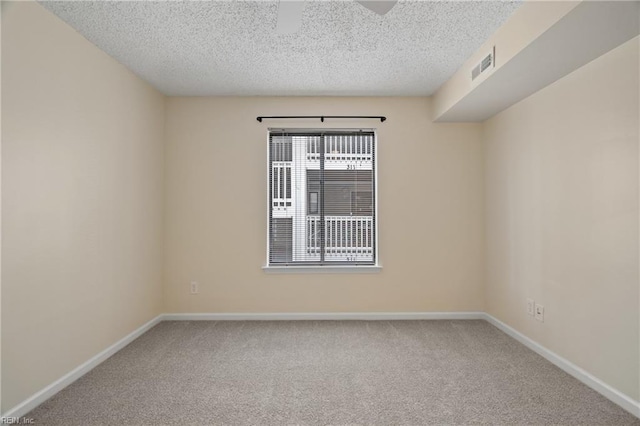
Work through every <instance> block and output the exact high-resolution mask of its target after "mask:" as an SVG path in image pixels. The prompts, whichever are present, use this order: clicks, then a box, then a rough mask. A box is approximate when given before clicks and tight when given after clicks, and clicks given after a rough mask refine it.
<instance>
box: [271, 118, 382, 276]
mask: <svg viewBox="0 0 640 426" xmlns="http://www.w3.org/2000/svg"><path fill="white" fill-rule="evenodd" d="M375 149H376V137H375V134H374V132H373V131H364V130H358V131H353V130H350V131H322V132H320V131H303V130H296V131H275V130H271V131H270V132H269V149H268V153H269V236H268V250H267V252H268V254H267V256H268V259H267V263H268V266H304V265H309V266H326V265H375V264H376V260H377V256H376V217H375V212H376V207H375V206H376V204H375V203H376V182H375V177H376V173H375V170H376V169H375V168H376V156H375Z"/></svg>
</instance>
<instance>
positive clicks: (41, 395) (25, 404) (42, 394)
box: [2, 315, 162, 418]
mask: <svg viewBox="0 0 640 426" xmlns="http://www.w3.org/2000/svg"><path fill="white" fill-rule="evenodd" d="M160 321H162V315H158V316H157V317H155V318H154V319H152V320H151V321H149V322H147V323H146V324H144V325H142V326H141V327H139V328H137V329H136V330H134V331H132V332H131V333H129V334H128V335H126V336H125V337H123V338H122V339H120V340H118V341H117V342H116V343H114V344H113V345H111V346H109V347H108V348H107V349H105V350H103V351H102V352H100V353H99V354H97V355H96V356H94V357H93V358H91V359H89V360H88V361H86V362H85V363H83V364H81V365H79V366H78V367H76V368H74V369H73V370H71V371H70V372H68V373H67V374H65V375H64V376H62V377H61V378H59V379H58V380H56V381H55V382H53V383H51V384H50V385H49V386H47V387H45V388H44V389H42V390H40V391H39V392H37V393H35V394H33V395H32V396H30V397H29V398H27V399H26V400H24V401H22V402H21V403H20V404H18V405H16V406H15V407H13V408H12V409H10V410H9V411H7V412H6V413H4V414H2V417H4V418H6V417H22V416H24V415H25V414H27V413H28V412H29V411H31V410H33V409H34V408H36V407H37V406H38V405H40V404H42V403H43V402H45V401H46V400H47V399H49V398H51V397H52V396H53V395H55V394H57V393H58V392H60V391H61V390H62V389H64V388H66V387H67V386H69V385H70V384H71V383H73V382H75V381H76V380H78V379H79V378H80V377H82V376H84V375H85V374H87V373H88V372H89V371H91V370H93V369H94V368H95V367H97V366H98V365H99V364H100V363H102V362H103V361H105V360H106V359H107V358H109V357H110V356H112V355H113V354H115V353H116V352H118V351H119V350H120V349H122V348H124V347H125V346H127V345H128V344H129V343H131V342H133V341H134V340H135V339H137V338H138V337H140V336H141V335H142V334H143V333H145V332H146V331H147V330H149V329H150V328H151V327H153V326H154V325H156V324H158V323H159V322H160Z"/></svg>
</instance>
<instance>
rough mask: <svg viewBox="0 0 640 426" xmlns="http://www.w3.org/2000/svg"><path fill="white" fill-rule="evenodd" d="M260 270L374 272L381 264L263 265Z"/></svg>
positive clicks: (376, 271)
mask: <svg viewBox="0 0 640 426" xmlns="http://www.w3.org/2000/svg"><path fill="white" fill-rule="evenodd" d="M262 270H263V271H264V272H266V273H268V274H376V273H378V272H380V271H382V266H380V265H362V266H263V267H262Z"/></svg>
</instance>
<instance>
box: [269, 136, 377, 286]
mask: <svg viewBox="0 0 640 426" xmlns="http://www.w3.org/2000/svg"><path fill="white" fill-rule="evenodd" d="M272 131H280V132H292V133H296V132H309V133H313V132H320V133H322V132H357V131H367V132H373V146H374V153H375V158H374V167H373V179H374V185H373V187H374V195H373V196H374V200H375V201H374V206H373V207H374V217H375V220H374V225H375V226H374V240H375V243H374V244H375V250H374V263H373V264H368V265H355V264H354V265H270V264H269V252H270V247H269V245H270V235H269V221H270V209H271V197H270V195H271V194H270V191H271V182H270V181H269V176H270V175H269V168H270V167H271V165H270V164H269V150H270V145H269V142H270V140H269V135H270V133H271V132H272ZM266 139H267V140H266V147H267V151H266V153H267V155H266V163H267V167H266V171H267V175H266V179H265V180H266V190H265V194H266V221H265V223H266V225H267V228H266V229H267V232H266V244H265V247H266V253H265V259H266V260H265V264H264V266H263V267H262V270H263V271H264V272H266V273H284V274H290V273H294V274H307V273H312V274H315V273H329V274H341V273H346V274H353V273H365V274H367V273H369V274H370V273H378V272H381V271H382V265H381V263H380V245H379V236H378V231H379V224H380V218H379V216H378V165H379V157H378V133H377V129H375V128H366V129H365V128H355V129H354V128H331V129H329V128H325V129H313V128H278V127H276V128H273V127H269V128H268V129H267V138H266Z"/></svg>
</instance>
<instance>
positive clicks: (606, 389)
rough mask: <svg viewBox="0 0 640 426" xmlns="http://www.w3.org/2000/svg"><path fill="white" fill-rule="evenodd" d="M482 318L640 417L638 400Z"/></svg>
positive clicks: (493, 320) (494, 321)
mask: <svg viewBox="0 0 640 426" xmlns="http://www.w3.org/2000/svg"><path fill="white" fill-rule="evenodd" d="M484 318H485V319H486V320H487V321H488V322H489V323H490V324H492V325H493V326H495V327H496V328H498V329H500V330H502V331H503V332H504V333H506V334H507V335H509V336H511V337H512V338H514V339H516V340H517V341H518V342H520V343H522V344H523V345H525V346H526V347H528V348H529V349H531V350H532V351H534V352H536V353H537V354H538V355H540V356H542V357H543V358H545V359H546V360H547V361H549V362H551V363H552V364H554V365H555V366H557V367H559V368H560V369H562V370H564V371H565V372H567V373H568V374H570V375H572V376H573V377H575V378H576V379H578V380H580V381H581V382H582V383H584V384H585V385H587V386H589V387H590V388H591V389H593V390H595V391H596V392H598V393H600V394H601V395H602V396H604V397H606V398H607V399H609V400H610V401H612V402H614V403H616V404H618V405H619V406H620V407H622V408H624V409H625V410H627V411H628V412H630V413H631V414H633V415H634V416H636V417H640V402H637V401H634V400H633V399H631V398H629V397H628V396H627V395H625V394H623V393H622V392H620V391H618V390H616V389H614V388H612V387H611V386H609V385H608V384H606V383H605V382H603V381H602V380H600V379H598V378H597V377H595V376H593V375H591V374H590V373H588V372H587V371H585V370H583V369H582V368H580V367H578V366H577V365H575V364H574V363H572V362H571V361H569V360H567V359H565V358H563V357H561V356H560V355H558V354H556V353H554V352H552V351H550V350H549V349H547V348H545V347H544V346H542V345H540V344H539V343H537V342H535V341H533V340H531V339H530V338H528V337H527V336H525V335H524V334H522V333H520V332H519V331H517V330H515V329H514V328H512V327H509V326H508V325H507V324H505V323H503V322H502V321H500V320H499V319H497V318H495V317H493V316H491V315H489V314H487V313H485V314H484Z"/></svg>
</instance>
